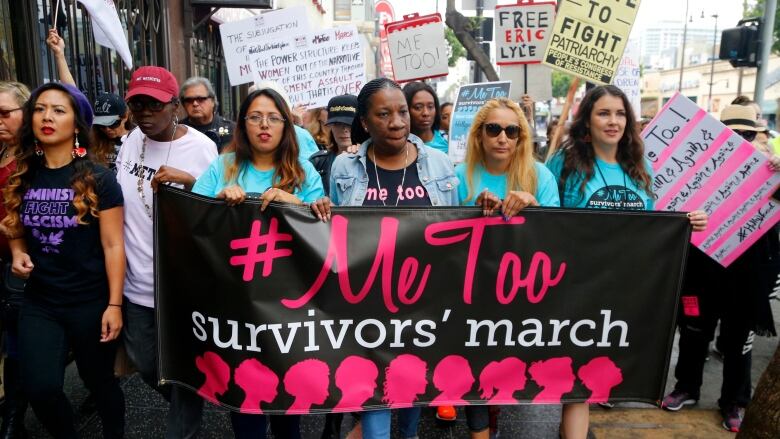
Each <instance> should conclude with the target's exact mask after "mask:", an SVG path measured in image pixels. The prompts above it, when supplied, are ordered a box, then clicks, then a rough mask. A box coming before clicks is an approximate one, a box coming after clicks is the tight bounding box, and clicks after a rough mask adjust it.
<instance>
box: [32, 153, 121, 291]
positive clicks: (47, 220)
mask: <svg viewBox="0 0 780 439" xmlns="http://www.w3.org/2000/svg"><path fill="white" fill-rule="evenodd" d="M90 165H91V166H92V167H93V168H92V172H93V176H94V178H95V194H96V195H97V198H98V210H99V211H103V210H107V209H111V208H114V207H117V206H122V205H123V197H122V191H121V189H120V188H119V185H118V184H117V182H116V178H115V177H114V173H113V172H111V171H110V170H108V168H105V167H103V166H100V165H96V164H90ZM75 171H76V169H75V165H74V162H71V163H70V164H68V165H66V166H63V167H61V168H57V169H47V168H41V169H38V170H37V171H35V176H34V177H33V180H32V183H31V185H30V188H29V189H28V190H27V192H26V193H25V195H24V199H23V200H22V205H21V211H20V214H21V220H22V224H23V225H24V237H25V242H26V243H27V253H28V254H29V255H30V259H31V260H32V263H33V265H34V268H33V270H32V273H31V274H30V279H29V280H28V282H27V287H26V293H27V294H30V295H31V297H34V298H37V299H43V300H46V301H47V302H49V303H53V304H72V303H79V302H85V301H89V300H94V299H99V298H101V297H108V296H107V294H108V277H107V275H106V265H105V256H104V254H103V246H102V244H101V242H100V219H99V218H95V217H93V216H92V215H90V214H87V215H85V216H84V217H83V220H84V221H85V222H86V223H87V224H79V223H78V217H77V213H76V212H77V211H76V207H75V206H74V205H73V197H74V195H75V191H74V189H73V187H72V186H71V182H70V180H71V178H72V177H73V174H74V173H75Z"/></svg>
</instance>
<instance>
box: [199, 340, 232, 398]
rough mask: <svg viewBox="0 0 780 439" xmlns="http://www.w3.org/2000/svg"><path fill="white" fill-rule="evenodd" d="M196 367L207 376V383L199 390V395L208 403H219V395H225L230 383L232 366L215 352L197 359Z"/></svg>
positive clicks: (207, 353)
mask: <svg viewBox="0 0 780 439" xmlns="http://www.w3.org/2000/svg"><path fill="white" fill-rule="evenodd" d="M195 367H197V368H198V370H199V371H201V373H202V374H203V375H205V376H206V381H205V382H204V383H203V385H202V386H200V389H198V394H199V395H200V396H202V397H203V398H205V399H207V400H208V401H211V402H213V403H219V401H217V395H222V394H223V393H225V392H226V391H227V388H228V382H230V366H228V364H227V363H225V360H223V359H222V357H220V356H219V355H217V354H215V353H214V352H206V353H204V354H203V355H202V356H200V357H195Z"/></svg>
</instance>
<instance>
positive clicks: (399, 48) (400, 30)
mask: <svg viewBox="0 0 780 439" xmlns="http://www.w3.org/2000/svg"><path fill="white" fill-rule="evenodd" d="M385 29H387V42H388V45H389V47H390V60H391V62H392V64H393V77H394V78H395V80H396V81H398V82H407V81H416V80H421V79H426V78H436V77H440V76H447V73H449V66H448V65H447V62H448V56H447V42H446V40H445V39H444V24H443V23H442V21H441V16H440V15H439V14H431V15H424V16H420V15H419V14H412V15H406V16H404V19H403V20H402V21H397V22H395V23H388V24H387V25H386V26H385Z"/></svg>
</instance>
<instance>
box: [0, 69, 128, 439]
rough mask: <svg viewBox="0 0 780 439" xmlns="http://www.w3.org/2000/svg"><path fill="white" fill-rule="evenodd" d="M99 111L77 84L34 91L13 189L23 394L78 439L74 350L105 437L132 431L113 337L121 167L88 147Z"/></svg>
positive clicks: (10, 203) (55, 431)
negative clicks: (70, 391) (22, 284)
mask: <svg viewBox="0 0 780 439" xmlns="http://www.w3.org/2000/svg"><path fill="white" fill-rule="evenodd" d="M92 118H93V115H92V109H91V107H90V104H89V102H88V101H87V98H86V97H85V96H84V95H83V94H82V93H81V92H80V91H79V90H78V89H77V88H76V87H74V86H71V85H63V84H58V83H49V84H46V85H44V86H41V87H39V88H38V89H37V90H35V91H34V92H33V93H32V96H31V97H30V100H29V101H28V102H27V104H26V105H25V111H24V119H23V124H22V129H21V134H20V144H19V152H18V156H17V157H18V160H17V169H16V172H15V173H14V174H13V176H12V177H11V179H10V180H9V183H8V186H7V187H6V188H5V190H4V196H5V206H6V211H7V216H6V218H5V219H4V220H3V222H2V225H3V227H4V229H5V230H6V231H7V233H8V234H9V237H10V238H11V239H10V245H11V251H12V254H13V271H14V273H15V274H16V275H18V276H20V277H29V280H28V282H27V285H26V288H25V297H24V302H23V304H22V310H21V315H20V317H19V348H20V353H21V356H20V357H21V366H22V378H23V386H24V391H25V394H26V396H27V397H28V398H29V399H30V403H31V405H32V407H33V410H34V411H35V414H36V415H37V417H38V418H39V419H40V421H41V423H42V424H43V425H44V427H45V428H46V429H47V430H48V432H49V433H50V434H51V435H52V436H54V437H57V438H70V437H77V433H76V429H75V425H74V422H73V411H72V409H71V406H70V403H69V402H68V399H67V397H66V396H65V394H64V393H63V390H62V386H63V379H64V369H65V365H66V359H67V356H68V350H69V349H70V350H72V351H73V354H74V357H75V360H76V365H77V366H78V369H79V375H80V376H81V378H82V379H83V380H84V383H85V385H86V386H87V388H88V389H89V391H90V392H91V393H92V394H93V395H95V397H96V399H97V407H98V414H99V415H100V417H101V420H102V422H103V436H104V437H106V438H119V437H122V436H123V434H124V396H123V394H122V390H121V389H120V387H119V383H118V382H117V379H116V378H115V377H114V369H113V366H114V355H115V352H116V345H115V343H112V341H113V340H115V339H116V338H117V337H118V336H119V333H120V331H121V329H122V284H123V282H124V276H125V253H124V243H123V237H122V216H123V208H122V205H123V197H122V192H121V189H120V188H119V185H118V184H117V182H116V179H115V177H114V173H113V172H111V171H109V170H108V169H107V168H104V167H102V166H100V165H97V164H95V163H94V162H92V160H91V158H90V157H89V155H88V154H87V152H88V151H87V148H88V147H89V143H88V142H89V141H88V139H89V136H88V134H89V130H90V126H91V124H92Z"/></svg>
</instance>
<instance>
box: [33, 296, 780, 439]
mask: <svg viewBox="0 0 780 439" xmlns="http://www.w3.org/2000/svg"><path fill="white" fill-rule="evenodd" d="M773 309H774V314H775V316H777V319H776V320H777V321H778V322H780V302H778V301H773ZM777 327H778V332H779V333H780V324H777ZM777 346H778V338H777V337H774V338H764V337H757V338H756V341H755V343H754V348H753V386H754V388H755V385H756V383H757V382H758V378H759V377H760V375H761V373H763V371H764V369H765V368H766V366H767V364H768V363H769V361H770V359H771V358H772V355H774V352H775V349H776V348H777ZM676 362H677V342H676V340H675V343H674V351H673V353H672V364H671V367H670V368H669V378H668V381H667V384H666V388H667V392H669V391H671V389H672V388H673V387H674V365H675V364H676ZM722 365H723V364H722V362H721V361H720V358H719V357H718V356H717V355H714V354H713V355H711V356H710V360H709V361H708V362H707V364H706V365H705V369H704V386H703V387H702V395H701V400H700V401H699V403H698V404H697V405H695V406H693V407H692V408H686V409H683V410H682V411H680V412H677V413H671V412H666V411H664V410H661V409H659V408H657V407H655V406H652V405H649V404H639V403H621V404H618V405H617V407H616V408H614V409H611V410H605V409H602V408H600V407H598V406H593V407H592V408H591V432H592V437H593V436H595V437H596V438H598V439H623V438H625V439H661V438H663V439H668V438H672V439H675V438H676V439H698V438H701V439H719V438H725V439H728V438H733V437H734V434H733V433H728V432H726V431H725V430H724V429H723V428H722V427H721V426H720V423H721V417H720V415H719V414H718V410H717V399H718V396H719V394H720V384H721V368H722ZM65 380H66V381H65V382H66V385H65V391H66V393H67V394H68V396H69V397H70V399H71V402H72V403H73V407H74V410H76V411H78V408H79V406H80V405H81V404H82V403H83V402H84V400H85V398H86V390H85V389H84V387H83V385H82V384H81V381H80V379H79V377H78V372H77V371H76V369H75V366H73V365H70V366H69V367H68V369H67V370H66V378H65ZM122 387H123V389H124V392H125V397H126V401H127V411H126V420H127V429H126V435H125V437H126V438H127V439H153V438H162V437H164V431H165V416H166V414H167V409H166V402H165V400H163V399H162V397H161V396H159V395H158V394H157V393H156V392H154V391H153V390H151V389H150V388H149V387H147V386H146V385H145V384H144V382H143V381H142V380H141V378H140V377H139V376H138V375H133V376H131V377H130V378H128V379H123V381H122ZM560 413H561V410H560V407H559V406H513V407H503V408H502V410H501V417H500V420H499V430H500V432H501V435H500V438H501V439H510V438H511V439H548V438H549V439H555V438H557V437H558V423H559V421H560ZM323 418H324V417H323V416H305V417H304V418H303V421H302V426H301V430H302V435H303V438H305V439H319V437H320V433H321V432H322V425H323ZM344 418H345V419H344V423H343V427H342V437H343V435H344V434H345V433H346V431H347V430H348V429H349V428H350V427H351V421H352V419H351V417H350V416H345V417H344ZM77 419H78V423H79V428H80V432H81V436H82V437H83V438H85V439H92V438H95V439H97V438H100V437H102V436H101V429H100V421H99V419H98V418H97V415H96V414H95V413H87V414H83V413H79V414H78V416H77ZM26 425H27V428H28V431H29V433H30V435H29V437H30V438H32V439H35V438H47V437H49V436H48V435H47V434H46V433H45V432H44V431H43V428H42V427H41V425H40V424H39V423H38V421H37V419H36V418H35V416H34V415H33V414H32V410H29V411H28V414H27V419H26ZM200 437H201V438H209V439H211V438H232V437H233V434H232V429H231V427H230V419H229V417H228V415H227V413H226V412H225V411H224V410H221V409H219V408H216V407H214V406H212V405H209V404H207V406H206V409H205V411H204V418H203V424H202V429H201V434H200ZM269 437H272V436H271V435H270V434H269ZM419 437H420V438H421V439H429V438H430V439H450V438H468V430H467V428H466V421H465V416H464V414H463V411H462V410H459V411H458V420H457V421H456V422H455V423H454V426H452V427H451V428H441V427H439V426H438V425H437V423H436V420H435V419H434V416H433V410H432V409H424V410H423V416H422V419H421V422H420V427H419ZM276 439H278V438H276Z"/></svg>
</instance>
